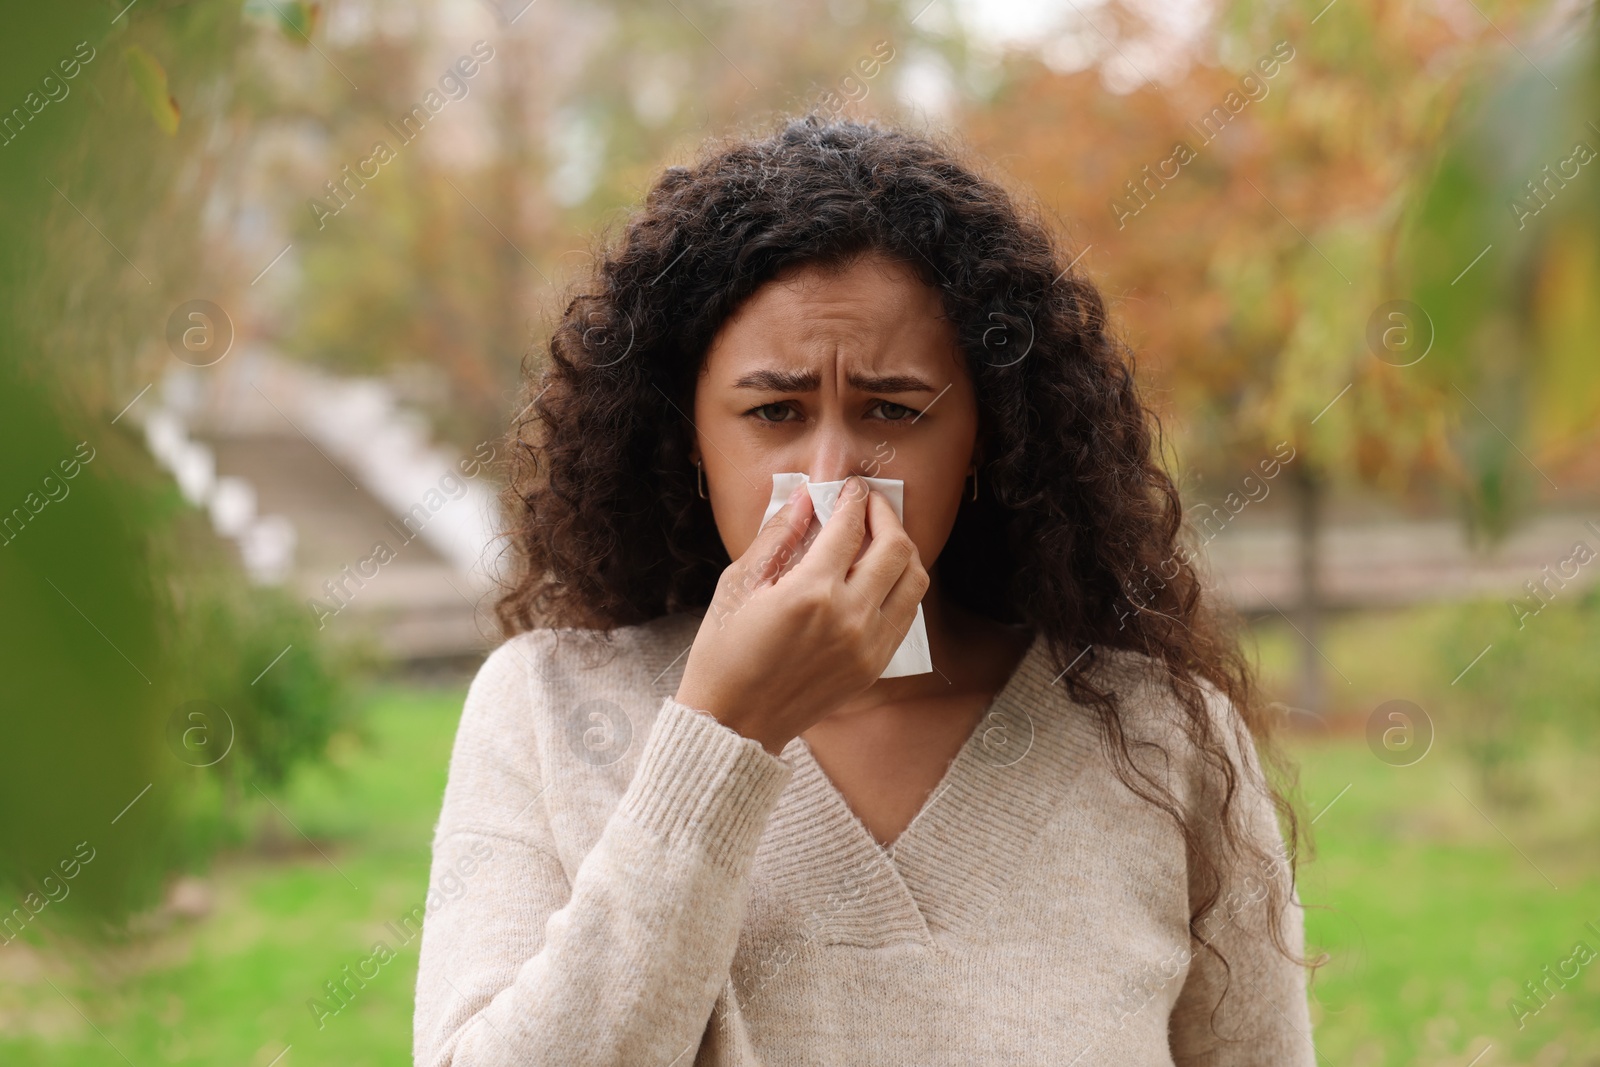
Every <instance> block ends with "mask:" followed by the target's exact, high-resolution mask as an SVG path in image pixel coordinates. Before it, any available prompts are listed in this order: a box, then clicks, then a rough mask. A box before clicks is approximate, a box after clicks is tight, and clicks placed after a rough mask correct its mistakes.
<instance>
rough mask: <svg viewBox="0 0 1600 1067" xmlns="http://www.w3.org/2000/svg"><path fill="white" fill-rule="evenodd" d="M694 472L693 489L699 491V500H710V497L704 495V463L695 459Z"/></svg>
mask: <svg viewBox="0 0 1600 1067" xmlns="http://www.w3.org/2000/svg"><path fill="white" fill-rule="evenodd" d="M694 474H695V477H694V482H695V489H696V491H698V492H699V494H700V499H701V500H710V499H711V498H710V497H708V496H706V466H705V464H704V463H702V462H700V461H699V460H696V461H695V464H694Z"/></svg>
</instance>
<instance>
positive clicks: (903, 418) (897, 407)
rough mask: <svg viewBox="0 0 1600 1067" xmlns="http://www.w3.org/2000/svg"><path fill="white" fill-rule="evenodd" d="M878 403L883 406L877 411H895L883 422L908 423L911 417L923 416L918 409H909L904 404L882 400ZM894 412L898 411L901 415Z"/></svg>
mask: <svg viewBox="0 0 1600 1067" xmlns="http://www.w3.org/2000/svg"><path fill="white" fill-rule="evenodd" d="M878 403H879V404H881V405H882V406H881V407H879V408H877V409H875V410H878V411H886V410H890V409H893V410H892V411H890V415H889V417H885V418H884V419H882V420H881V421H883V422H907V421H909V420H908V418H907V416H911V417H913V418H914V417H916V416H917V415H920V414H922V412H920V411H918V410H917V409H916V408H908V407H906V406H905V405H904V404H896V403H895V402H894V401H892V400H880V401H879V402H878ZM893 411H898V412H900V414H899V415H894V414H893Z"/></svg>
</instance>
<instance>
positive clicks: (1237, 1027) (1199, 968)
mask: <svg viewBox="0 0 1600 1067" xmlns="http://www.w3.org/2000/svg"><path fill="white" fill-rule="evenodd" d="M1208 693H1209V694H1210V695H1211V697H1212V699H1211V700H1209V701H1208V703H1209V704H1210V706H1211V711H1212V715H1213V722H1214V724H1215V725H1216V726H1217V728H1218V729H1220V731H1221V734H1222V737H1223V739H1224V741H1225V744H1226V747H1227V750H1228V756H1229V759H1230V760H1231V761H1232V763H1233V768H1234V771H1235V772H1236V779H1235V783H1236V785H1235V788H1236V792H1235V795H1234V800H1233V804H1234V806H1235V814H1234V818H1235V820H1236V824H1237V825H1240V826H1242V827H1244V828H1245V833H1247V834H1248V835H1249V836H1250V837H1251V838H1252V839H1253V840H1254V841H1255V842H1256V843H1257V844H1259V845H1260V846H1261V847H1262V848H1263V849H1265V851H1266V853H1267V855H1268V856H1270V857H1272V861H1271V862H1270V863H1268V864H1267V865H1265V866H1264V867H1263V866H1261V865H1260V864H1259V863H1249V862H1248V861H1247V860H1246V859H1245V857H1242V856H1241V857H1238V858H1236V859H1234V860H1233V861H1232V862H1231V865H1230V866H1229V870H1228V871H1227V874H1226V877H1225V878H1224V879H1223V881H1222V886H1221V889H1220V892H1219V894H1218V896H1217V899H1216V901H1215V902H1214V903H1213V905H1212V908H1211V910H1210V911H1209V912H1208V913H1207V914H1206V915H1205V916H1203V917H1202V918H1201V920H1200V921H1199V923H1198V924H1197V927H1198V933H1199V936H1200V937H1201V938H1202V939H1203V940H1204V941H1205V942H1206V943H1208V944H1210V945H1211V947H1213V948H1215V949H1216V950H1217V951H1218V952H1220V953H1221V954H1222V955H1223V956H1224V957H1226V959H1227V966H1226V967H1224V965H1223V963H1222V962H1221V961H1219V960H1218V959H1217V957H1216V956H1215V955H1213V954H1212V953H1211V952H1210V951H1208V950H1207V949H1206V948H1205V947H1203V945H1196V946H1195V948H1194V952H1193V955H1192V956H1191V958H1190V963H1189V972H1188V975H1187V976H1186V978H1185V981H1184V985H1183V988H1182V989H1181V990H1180V991H1179V993H1178V999H1177V1002H1176V1003H1175V1004H1174V1005H1173V1009H1172V1014H1171V1018H1170V1021H1169V1024H1168V1026H1169V1039H1170V1043H1171V1051H1172V1058H1173V1062H1174V1063H1175V1064H1177V1065H1178V1067H1211V1065H1220V1064H1228V1065H1229V1067H1258V1065H1259V1067H1269V1065H1270V1067H1315V1064H1316V1052H1315V1049H1314V1046H1313V1040H1312V1031H1311V1019H1310V1011H1309V1009H1308V1006H1307V1003H1306V980H1305V970H1304V968H1303V967H1301V966H1300V965H1299V964H1296V963H1295V962H1293V961H1292V960H1289V959H1287V958H1286V957H1285V956H1284V955H1283V954H1282V953H1281V952H1280V951H1278V949H1277V948H1276V947H1275V946H1274V944H1273V943H1272V940H1271V935H1270V931H1269V928H1268V925H1267V921H1268V918H1269V915H1268V909H1267V904H1266V900H1265V896H1266V893H1267V886H1268V884H1269V883H1272V884H1275V885H1276V886H1277V887H1278V888H1279V890H1280V891H1282V892H1284V893H1286V894H1288V895H1289V904H1288V906H1287V907H1286V908H1285V909H1284V915H1283V922H1282V926H1281V930H1282V932H1283V940H1284V943H1285V944H1286V945H1288V946H1289V948H1290V949H1291V950H1292V951H1293V952H1294V953H1295V954H1296V955H1297V956H1304V954H1305V925H1304V924H1305V918H1304V915H1303V914H1302V911H1301V907H1300V899H1299V890H1298V888H1297V887H1295V886H1293V885H1292V879H1291V871H1290V868H1289V862H1288V857H1287V854H1286V852H1285V850H1284V847H1283V836H1282V834H1281V832H1280V831H1279V828H1278V820H1277V815H1276V812H1275V810H1274V808H1273V805H1272V800H1271V796H1270V794H1269V793H1268V791H1267V785H1266V780H1265V778H1264V776H1263V775H1262V772H1261V765H1260V762H1259V758H1258V757H1257V755H1256V752H1255V746H1254V744H1253V743H1252V741H1251V739H1250V736H1249V731H1248V729H1247V728H1246V727H1245V725H1244V723H1243V720H1242V718H1240V716H1239V714H1238V712H1237V710H1236V709H1235V708H1234V707H1233V705H1232V703H1231V702H1229V701H1228V700H1227V699H1226V698H1225V697H1223V696H1222V694H1221V693H1218V692H1216V691H1215V690H1211V689H1208ZM1206 770H1207V771H1208V772H1211V773H1206V774H1201V775H1200V778H1201V781H1200V782H1198V783H1196V785H1195V795H1196V796H1197V797H1198V798H1199V803H1198V804H1197V806H1196V808H1195V811H1196V814H1197V816H1198V819H1199V824H1198V825H1199V828H1200V830H1201V833H1202V837H1203V838H1204V839H1206V840H1207V842H1208V847H1209V848H1213V849H1215V848H1217V847H1218V846H1219V844H1220V839H1221V820H1220V810H1221V801H1222V789H1223V786H1222V783H1221V772H1220V770H1219V769H1214V768H1210V767H1208V768H1206ZM1189 882H1190V893H1191V896H1192V897H1193V896H1197V895H1198V894H1199V893H1201V892H1203V889H1204V888H1205V886H1206V885H1208V884H1210V885H1214V884H1215V880H1214V879H1213V880H1212V881H1211V882H1209V883H1205V882H1203V881H1202V880H1201V879H1199V878H1198V877H1197V873H1196V872H1195V870H1194V868H1193V860H1191V869H1190V878H1189ZM1213 1008H1215V1009H1216V1013H1215V1016H1214V1017H1213V1015H1212V1010H1213ZM1213 1023H1214V1024H1215V1030H1213Z"/></svg>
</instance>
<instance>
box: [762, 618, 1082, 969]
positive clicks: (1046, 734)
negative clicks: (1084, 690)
mask: <svg viewBox="0 0 1600 1067" xmlns="http://www.w3.org/2000/svg"><path fill="white" fill-rule="evenodd" d="M1053 673H1054V672H1053V671H1052V670H1051V667H1050V659H1049V655H1048V644H1047V642H1046V640H1045V638H1044V635H1043V634H1042V633H1039V632H1036V633H1035V635H1034V638H1033V641H1032V643H1031V644H1030V645H1029V647H1028V650H1027V652H1026V653H1024V655H1023V657H1022V660H1021V661H1020V662H1019V663H1018V665H1017V667H1016V669H1015V670H1014V671H1013V672H1012V674H1011V677H1010V678H1009V679H1007V681H1006V683H1005V685H1004V686H1002V687H1001V689H1000V691H999V692H998V693H997V694H996V695H995V697H994V699H993V700H992V701H990V703H989V706H988V708H987V709H986V710H985V712H984V715H983V716H982V717H981V718H980V719H979V721H978V724H977V726H976V727H975V728H974V729H973V731H972V732H971V734H969V735H968V737H967V739H966V741H965V742H964V743H963V744H962V746H961V748H960V750H959V751H958V752H957V753H956V756H955V758H954V759H953V760H951V761H950V764H949V765H948V767H947V768H946V769H945V773H944V776H943V777H942V778H941V779H940V781H939V784H938V785H936V786H935V787H934V789H933V790H932V792H930V793H929V794H928V797H927V799H926V800H925V801H924V802H923V804H922V807H921V808H920V809H919V810H918V812H917V814H916V815H915V816H914V817H913V818H912V820H911V822H910V823H908V824H907V825H906V828H905V829H904V830H903V831H901V833H900V835H899V836H898V837H896V838H895V840H894V841H893V842H892V843H891V844H890V845H889V846H888V847H887V848H885V847H884V846H882V845H880V844H879V843H878V841H877V839H876V838H875V837H873V835H872V832H871V831H870V830H868V829H867V826H866V824H865V823H863V822H862V821H861V819H860V817H859V816H857V815H856V814H855V812H854V811H853V810H852V809H851V808H850V805H849V802H848V801H847V800H846V799H845V797H844V795H843V794H842V793H841V792H840V791H839V789H838V788H837V787H836V786H835V785H834V784H833V782H832V780H831V779H829V777H828V776H827V773H826V772H825V771H823V769H822V766H821V764H819V763H818V762H817V760H816V758H815V756H814V755H813V754H812V752H811V748H810V746H809V745H808V744H807V743H806V741H805V739H804V738H803V737H796V738H793V739H792V740H790V742H789V743H788V744H787V745H786V746H785V747H784V749H783V752H782V758H784V759H785V760H786V761H788V762H789V763H790V765H791V766H793V767H794V776H793V778H792V779H791V780H790V782H789V785H788V786H787V787H786V789H785V790H784V792H783V794H782V795H781V796H780V797H779V800H778V805H777V807H776V809H775V810H774V811H773V813H772V817H771V820H770V822H769V824H768V827H767V836H766V840H764V841H763V844H762V848H761V850H760V851H758V853H757V856H756V864H755V868H756V869H755V871H754V872H753V874H754V875H755V877H757V878H759V879H762V880H763V881H766V882H767V883H768V884H769V885H771V886H772V887H773V888H774V889H776V890H778V891H779V892H781V893H782V894H783V895H784V896H786V897H788V898H789V899H790V900H791V901H792V903H793V904H794V905H795V906H796V907H797V908H798V911H799V914H798V915H797V916H796V918H797V920H798V921H799V922H801V923H803V924H804V925H805V927H806V929H807V931H808V936H812V937H816V938H818V939H819V940H820V941H821V942H822V943H824V944H848V945H857V946H862V947H879V946H885V945H892V944H900V943H906V942H910V943H912V944H918V945H922V946H924V947H927V948H932V947H933V946H934V944H935V938H936V937H940V938H942V937H944V936H952V937H954V936H959V934H960V932H961V931H962V930H964V929H966V928H968V927H969V926H971V925H972V924H974V923H976V922H978V921H980V920H981V919H982V917H983V916H984V915H985V914H986V913H988V912H989V911H991V910H992V908H993V907H994V906H995V905H996V904H997V903H998V902H999V901H1000V900H1001V899H1002V896H1003V894H1004V891H1005V888H1006V885H1007V884H1008V882H1009V881H1010V880H1011V878H1012V877H1014V875H1015V873H1016V871H1017V869H1018V867H1019V866H1020V865H1022V864H1023V863H1024V862H1025V861H1026V859H1027V855H1028V850H1029V848H1030V845H1031V843H1032V841H1033V840H1034V839H1035V837H1036V836H1037V835H1038V834H1039V832H1040V831H1041V830H1042V829H1043V828H1044V826H1045V825H1046V823H1047V822H1048V821H1049V819H1050V816H1051V814H1052V813H1053V811H1054V810H1055V808H1056V806H1057V804H1058V803H1059V801H1060V799H1061V797H1062V795H1063V794H1064V792H1065V789H1066V787H1067V785H1068V783H1069V781H1070V779H1071V777H1072V775H1073V774H1074V772H1075V770H1076V768H1077V767H1079V766H1081V765H1082V763H1083V762H1084V760H1085V758H1087V756H1088V755H1089V753H1090V751H1091V748H1092V746H1093V744H1094V737H1093V733H1092V723H1091V722H1090V721H1089V720H1088V718H1087V716H1085V715H1083V714H1082V713H1081V709H1078V708H1076V706H1075V705H1073V704H1072V703H1071V702H1070V701H1069V700H1068V699H1067V697H1066V695H1065V692H1064V691H1063V690H1061V689H1060V688H1059V687H1055V686H1054V681H1055V679H1054V677H1053Z"/></svg>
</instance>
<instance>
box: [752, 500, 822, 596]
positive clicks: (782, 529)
mask: <svg viewBox="0 0 1600 1067" xmlns="http://www.w3.org/2000/svg"><path fill="white" fill-rule="evenodd" d="M815 513H816V510H815V508H814V507H813V505H812V503H811V494H810V493H809V492H807V491H806V487H805V483H804V482H802V483H800V484H799V485H797V486H795V488H794V492H792V493H790V494H789V499H788V500H787V501H785V502H784V505H783V507H781V508H779V509H778V510H777V512H775V513H774V514H773V516H772V518H770V519H768V520H767V521H766V524H765V525H763V526H762V527H761V529H760V531H758V532H757V533H756V537H755V540H754V541H751V542H750V547H749V548H747V549H746V550H745V555H744V558H745V559H747V560H749V568H750V569H749V574H750V577H751V579H752V580H753V581H754V583H756V584H758V585H760V584H767V583H771V582H775V581H777V580H778V575H780V574H781V573H783V568H784V565H785V564H787V563H788V562H789V560H790V559H791V558H793V557H794V554H795V553H796V551H798V549H799V548H800V542H801V541H802V540H803V539H804V537H805V535H806V530H807V528H808V527H810V525H811V517H812V516H813V515H814V514H815Z"/></svg>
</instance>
